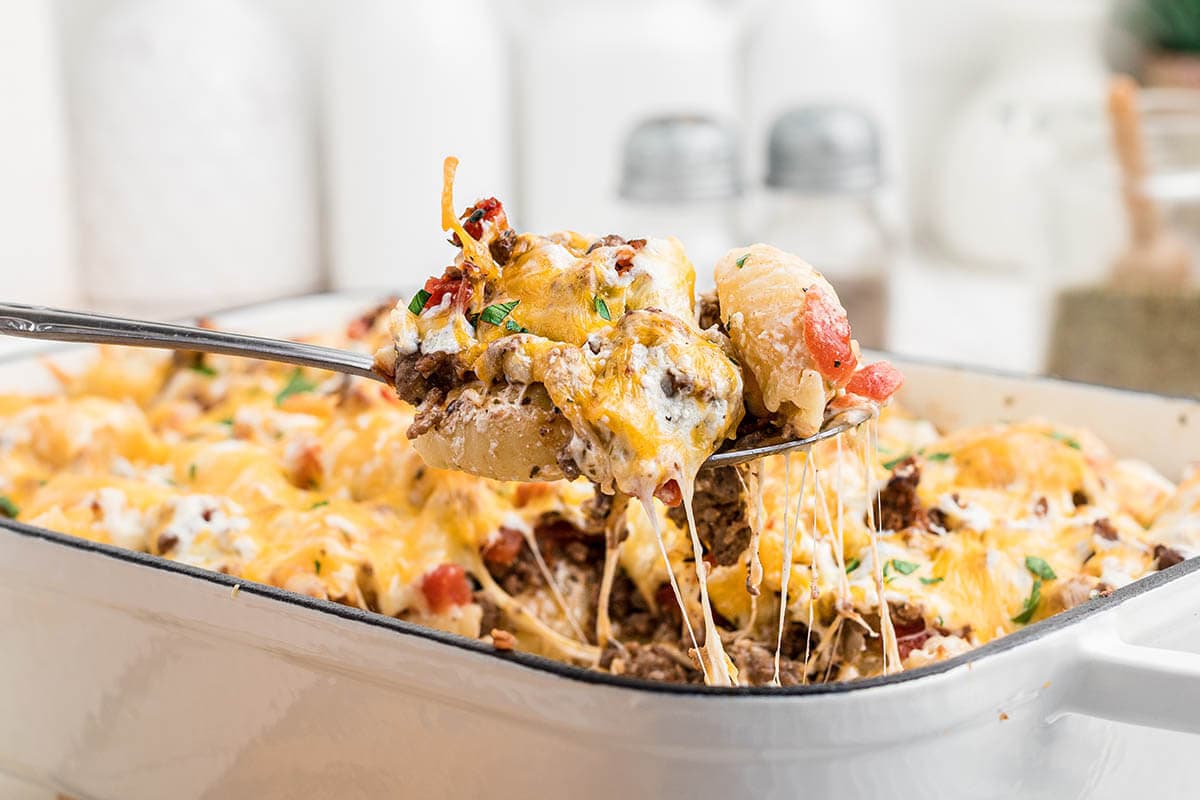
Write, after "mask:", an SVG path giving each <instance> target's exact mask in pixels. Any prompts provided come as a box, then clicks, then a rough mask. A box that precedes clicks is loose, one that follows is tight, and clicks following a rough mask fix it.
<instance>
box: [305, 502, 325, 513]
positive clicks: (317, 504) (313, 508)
mask: <svg viewBox="0 0 1200 800" xmlns="http://www.w3.org/2000/svg"><path fill="white" fill-rule="evenodd" d="M327 505H329V501H328V500H318V501H317V502H315V503H313V504H312V505H311V506H309V507H308V510H309V511H314V510H316V509H318V508H320V507H321V506H327Z"/></svg>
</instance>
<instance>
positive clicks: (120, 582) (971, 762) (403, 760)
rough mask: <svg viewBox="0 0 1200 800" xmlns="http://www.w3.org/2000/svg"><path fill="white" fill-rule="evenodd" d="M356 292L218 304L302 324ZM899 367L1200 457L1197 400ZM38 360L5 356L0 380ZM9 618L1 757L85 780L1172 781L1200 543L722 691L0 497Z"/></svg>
mask: <svg viewBox="0 0 1200 800" xmlns="http://www.w3.org/2000/svg"><path fill="white" fill-rule="evenodd" d="M361 304H362V301H361V298H348V297H345V296H327V297H315V298H303V299H300V300H293V301H286V302H280V303H274V304H270V305H267V306H263V307H259V308H253V309H247V310H242V311H238V312H235V313H231V314H228V315H225V316H223V317H221V318H220V320H219V321H220V322H221V323H222V324H225V325H230V326H236V327H242V328H246V329H254V330H257V331H259V332H263V333H271V334H288V333H293V334H294V333H301V332H304V331H309V330H312V329H313V328H318V327H321V326H327V325H331V324H337V323H338V322H339V321H340V320H341V319H344V318H348V317H349V316H350V315H351V314H352V313H354V312H355V311H357V310H359V309H360V308H361ZM84 355H85V354H84ZM76 357H81V356H80V355H79V354H75V353H67V352H64V354H63V355H62V356H61V357H59V360H60V362H62V361H67V360H70V359H72V358H76ZM901 366H902V367H903V368H904V369H905V371H906V373H907V375H908V385H907V387H906V388H905V390H904V401H905V402H906V403H907V404H908V405H910V406H911V407H913V408H914V409H915V410H917V411H918V412H920V413H922V414H925V415H928V416H929V417H931V418H932V419H933V420H934V421H936V422H938V423H940V424H943V425H950V426H954V425H961V424H970V423H973V422H979V421H982V420H985V419H994V418H1021V417H1026V416H1030V415H1040V416H1045V417H1048V418H1052V419H1054V418H1057V419H1062V420H1067V421H1070V422H1071V423H1073V424H1079V425H1085V426H1089V427H1091V428H1093V429H1094V430H1096V431H1097V432H1098V433H1100V434H1101V435H1102V436H1104V437H1105V438H1106V439H1107V440H1108V441H1109V442H1110V443H1111V444H1112V445H1113V446H1114V448H1116V449H1117V450H1118V451H1120V452H1121V453H1123V454H1126V455H1134V456H1139V457H1142V458H1145V459H1146V460H1148V461H1150V462H1151V463H1153V464H1154V465H1155V466H1157V467H1158V468H1160V469H1162V470H1164V471H1165V472H1166V473H1167V474H1168V475H1170V476H1171V477H1176V476H1177V474H1178V471H1179V469H1180V467H1181V466H1182V465H1183V464H1184V463H1185V462H1186V461H1188V460H1189V459H1190V458H1194V457H1198V456H1200V403H1196V402H1192V401H1185V400H1179V399H1169V398H1161V397H1155V396H1150V395H1140V394H1134V393H1129V392H1116V391H1111V390H1105V389H1098V388H1094V387H1085V386H1078V385H1072V384H1065V383H1061V382H1053V381H1045V380H1032V379H1024V378H1014V377H1007V376H999V375H993V374H980V373H973V372H968V371H964V370H959V369H954V368H948V367H938V366H929V365H920V364H905V363H903V362H901ZM41 372H42V370H41V368H40V367H39V366H38V364H37V363H36V361H35V360H33V359H26V360H21V359H17V360H12V361H9V362H7V363H5V364H4V365H0V387H2V388H4V389H13V388H18V389H29V388H32V387H36V386H38V385H40V384H41V383H42V382H43V381H44V380H45V378H44V376H43V375H42V374H41ZM0 631H2V634H0V636H2V641H3V645H2V649H0V773H7V774H9V775H11V776H13V777H15V778H17V779H19V780H21V781H25V782H28V783H31V784H35V785H39V786H43V787H45V788H46V789H47V790H48V791H62V792H65V793H68V794H71V795H74V796H78V797H80V798H141V797H145V798H162V797H171V798H191V797H196V798H199V797H221V798H230V797H254V798H294V797H337V798H350V797H359V796H368V797H370V796H378V797H384V796H387V797H488V798H506V797H522V798H529V797H544V796H554V797H571V798H590V797H597V798H599V797H604V798H625V797H664V796H679V797H684V796H687V797H742V796H746V797H750V796H752V797H776V796H779V797H814V798H859V797H861V798H881V797H920V798H956V799H957V798H964V797H1028V798H1041V797H1045V798H1067V797H1085V796H1087V797H1117V796H1122V795H1127V793H1128V792H1129V791H1133V790H1137V791H1139V792H1142V793H1143V794H1146V793H1150V792H1153V793H1155V796H1158V797H1184V796H1190V795H1193V794H1194V792H1193V791H1192V790H1193V789H1194V781H1195V778H1194V777H1193V776H1194V770H1195V763H1194V762H1195V759H1194V754H1195V753H1196V752H1200V738H1197V737H1196V736H1195V735H1194V734H1195V733H1200V655H1196V654H1195V651H1200V559H1197V560H1192V561H1188V562H1184V563H1183V564H1180V565H1178V566H1175V567H1173V568H1171V569H1169V570H1167V571H1166V572H1163V573H1159V574H1156V575H1152V576H1150V577H1148V578H1146V579H1143V580H1141V581H1138V582H1137V583H1135V584H1132V585H1130V586H1128V587H1125V588H1124V589H1121V590H1119V591H1117V592H1115V593H1113V594H1112V595H1111V596H1110V597H1107V598H1103V599H1099V600H1096V601H1093V602H1091V603H1089V604H1087V605H1085V606H1081V607H1079V608H1076V609H1073V610H1071V611H1069V612H1066V613H1064V614H1061V615H1059V616H1057V617H1053V618H1051V619H1049V620H1046V621H1044V622H1041V623H1038V624H1035V625H1031V626H1029V627H1028V628H1026V629H1024V630H1022V631H1020V632H1019V633H1016V634H1014V635H1012V636H1009V637H1007V638H1005V639H1001V640H998V641H995V642H993V643H991V644H989V645H987V646H984V647H981V648H979V649H977V650H975V651H972V652H970V653H968V654H966V655H963V656H960V657H958V658H955V659H953V660H951V661H946V662H943V663H940V664H935V665H932V666H930V667H926V668H924V669H920V670H915V671H913V672H909V673H904V674H901V675H898V676H892V677H889V678H880V679H873V680H866V681H861V682H857V683H850V684H834V685H825V686H810V687H798V688H794V689H790V690H753V689H747V690H720V689H704V688H691V687H679V686H664V685H652V684H646V683H639V682H635V681H630V680H625V679H619V678H613V677H610V676H607V675H599V674H596V673H589V672H586V671H583V670H579V669H575V668H572V667H567V666H564V665H561V664H557V663H552V662H548V661H545V660H542V659H538V658H535V657H531V656H525V655H521V654H507V655H498V654H496V653H493V652H491V651H490V650H489V648H487V647H485V646H483V645H481V644H478V643H476V642H472V641H467V640H463V639H459V638H456V637H454V636H450V635H446V634H441V633H438V632H433V631H429V630H424V629H420V628H417V627H414V626H412V625H409V624H406V623H404V622H400V621H397V620H395V619H391V618H388V617H383V616H380V615H377V614H371V613H365V612H362V611H358V610H355V609H351V608H346V607H342V606H338V605H336V604H333V603H328V602H323V601H319V600H313V599H310V598H308V597H303V596H299V595H295V594H291V593H289V592H285V591H282V590H279V589H274V588H271V587H266V586H261V585H257V584H246V583H242V582H240V581H237V580H234V579H231V578H229V577H227V576H225V575H220V574H216V573H211V572H207V571H204V570H199V569H195V568H192V567H188V566H185V565H183V564H177V563H174V562H170V561H165V560H162V559H159V558H155V557H153V556H148V555H142V554H137V553H131V552H126V551H122V550H118V549H116V548H112V547H107V546H102V545H94V544H91V543H88V542H84V541H81V540H77V539H73V538H70V537H66V536H60V535H57V534H54V533H50V532H46V531H40V530H36V529H33V528H30V527H28V526H24V525H21V524H17V523H13V522H9V521H6V522H4V523H3V528H2V529H0Z"/></svg>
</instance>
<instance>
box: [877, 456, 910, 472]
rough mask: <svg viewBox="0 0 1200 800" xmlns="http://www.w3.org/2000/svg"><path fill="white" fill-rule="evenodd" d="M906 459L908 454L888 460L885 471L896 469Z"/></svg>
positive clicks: (884, 466) (884, 464)
mask: <svg viewBox="0 0 1200 800" xmlns="http://www.w3.org/2000/svg"><path fill="white" fill-rule="evenodd" d="M906 458H908V453H905V454H904V455H902V456H896V457H895V458H891V459H888V460H887V461H885V462H883V468H884V469H895V468H896V466H897V465H898V464H899V463H900V462H901V461H903V460H904V459H906Z"/></svg>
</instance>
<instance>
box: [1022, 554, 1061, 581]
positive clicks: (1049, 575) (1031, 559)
mask: <svg viewBox="0 0 1200 800" xmlns="http://www.w3.org/2000/svg"><path fill="white" fill-rule="evenodd" d="M1025 568H1026V569H1027V570H1029V571H1030V572H1032V573H1033V574H1034V575H1036V576H1037V577H1039V578H1041V579H1042V580H1044V581H1052V580H1054V579H1055V578H1057V577H1058V576H1057V575H1055V574H1054V570H1053V569H1052V568H1051V567H1050V565H1049V564H1047V563H1046V561H1045V559H1041V558H1038V557H1037V556H1025Z"/></svg>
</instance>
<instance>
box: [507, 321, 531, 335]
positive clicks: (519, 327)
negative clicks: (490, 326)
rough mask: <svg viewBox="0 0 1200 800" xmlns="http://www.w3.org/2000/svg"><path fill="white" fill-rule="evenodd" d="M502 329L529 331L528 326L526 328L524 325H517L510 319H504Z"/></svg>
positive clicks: (514, 331)
mask: <svg viewBox="0 0 1200 800" xmlns="http://www.w3.org/2000/svg"><path fill="white" fill-rule="evenodd" d="M504 330H506V331H512V332H513V333H529V328H526V327H525V326H524V325H518V324H517V323H516V322H514V321H512V320H511V319H506V320H504Z"/></svg>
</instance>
